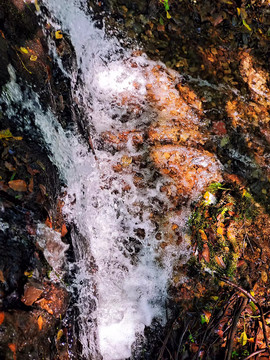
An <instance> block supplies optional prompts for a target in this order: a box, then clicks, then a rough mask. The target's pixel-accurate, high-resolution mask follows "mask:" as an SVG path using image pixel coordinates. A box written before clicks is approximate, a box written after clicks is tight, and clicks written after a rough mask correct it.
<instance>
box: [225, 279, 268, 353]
mask: <svg viewBox="0 0 270 360" xmlns="http://www.w3.org/2000/svg"><path fill="white" fill-rule="evenodd" d="M220 280H221V281H224V282H225V283H227V284H229V285H230V286H232V287H234V288H235V289H237V290H239V291H241V292H242V293H243V294H244V295H246V297H248V298H249V299H250V300H251V301H253V302H254V304H256V306H257V307H258V309H259V311H260V315H261V318H262V327H263V336H264V341H265V344H266V347H267V350H268V352H269V355H270V348H269V344H268V338H267V332H266V322H265V317H264V314H263V310H262V307H261V305H260V304H259V302H258V301H257V300H256V299H255V298H254V297H253V296H252V295H250V293H249V292H248V291H246V290H244V289H242V288H241V287H240V286H238V285H236V284H234V283H233V282H232V281H230V280H228V279H226V278H220Z"/></svg>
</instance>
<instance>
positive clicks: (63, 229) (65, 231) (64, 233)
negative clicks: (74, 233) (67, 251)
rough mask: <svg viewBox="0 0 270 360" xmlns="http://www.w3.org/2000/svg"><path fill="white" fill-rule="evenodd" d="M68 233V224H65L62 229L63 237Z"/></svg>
mask: <svg viewBox="0 0 270 360" xmlns="http://www.w3.org/2000/svg"><path fill="white" fill-rule="evenodd" d="M67 233H68V230H67V227H66V224H63V225H62V229H61V237H64V236H66V235H67Z"/></svg>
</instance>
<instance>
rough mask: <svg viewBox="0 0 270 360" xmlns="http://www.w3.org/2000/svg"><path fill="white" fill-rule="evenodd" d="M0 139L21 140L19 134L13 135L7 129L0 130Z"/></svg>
mask: <svg viewBox="0 0 270 360" xmlns="http://www.w3.org/2000/svg"><path fill="white" fill-rule="evenodd" d="M0 139H6V140H7V139H14V140H22V137H21V136H13V135H12V133H11V132H10V130H9V129H6V130H1V131H0Z"/></svg>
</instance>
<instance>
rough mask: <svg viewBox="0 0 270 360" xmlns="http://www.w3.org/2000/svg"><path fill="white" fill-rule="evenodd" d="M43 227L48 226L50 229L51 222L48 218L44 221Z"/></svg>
mask: <svg viewBox="0 0 270 360" xmlns="http://www.w3.org/2000/svg"><path fill="white" fill-rule="evenodd" d="M45 225H46V226H48V227H49V228H51V229H52V227H53V226H52V221H51V219H50V218H49V217H47V219H46V221H45Z"/></svg>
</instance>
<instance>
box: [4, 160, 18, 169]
mask: <svg viewBox="0 0 270 360" xmlns="http://www.w3.org/2000/svg"><path fill="white" fill-rule="evenodd" d="M5 167H6V168H7V169H8V170H9V171H15V170H16V168H15V167H14V166H13V165H12V164H10V163H9V162H7V161H5Z"/></svg>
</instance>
